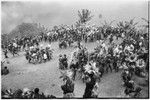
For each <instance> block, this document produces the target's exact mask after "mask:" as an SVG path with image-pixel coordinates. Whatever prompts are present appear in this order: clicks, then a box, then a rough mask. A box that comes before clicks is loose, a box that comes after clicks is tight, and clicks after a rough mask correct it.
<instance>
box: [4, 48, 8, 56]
mask: <svg viewBox="0 0 150 100" xmlns="http://www.w3.org/2000/svg"><path fill="white" fill-rule="evenodd" d="M7 53H8V50H7V49H5V50H4V55H5V58H8V56H7Z"/></svg>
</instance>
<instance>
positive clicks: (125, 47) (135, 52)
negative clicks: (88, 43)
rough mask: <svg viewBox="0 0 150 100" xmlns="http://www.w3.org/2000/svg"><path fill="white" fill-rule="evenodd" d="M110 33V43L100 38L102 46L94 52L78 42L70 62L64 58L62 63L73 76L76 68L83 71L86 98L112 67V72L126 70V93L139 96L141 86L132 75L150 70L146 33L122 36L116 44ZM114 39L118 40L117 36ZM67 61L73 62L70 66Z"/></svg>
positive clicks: (143, 75)
mask: <svg viewBox="0 0 150 100" xmlns="http://www.w3.org/2000/svg"><path fill="white" fill-rule="evenodd" d="M111 36H112V34H110V37H109V38H107V40H109V42H108V43H107V44H106V42H105V41H106V40H101V41H99V46H98V47H96V48H95V49H94V51H93V52H91V53H89V52H88V53H86V52H87V51H86V48H85V47H82V46H81V45H80V43H79V44H78V47H77V50H76V52H74V53H73V58H71V62H69V61H68V62H67V60H65V62H64V63H63V62H62V63H60V66H64V67H65V69H67V68H68V69H67V70H71V71H72V73H73V77H72V80H75V76H76V73H77V71H78V72H81V74H82V79H84V80H85V82H86V89H85V94H84V96H83V98H93V94H92V91H93V90H94V87H95V85H96V87H97V84H96V83H97V82H99V81H100V78H102V75H103V74H104V73H108V71H109V70H110V72H112V71H113V70H114V71H115V72H118V71H119V70H120V69H121V70H123V72H122V76H121V77H122V79H123V82H124V86H125V91H124V93H125V94H126V95H128V96H129V95H130V94H134V95H132V97H137V96H138V95H139V93H140V91H141V88H140V87H134V85H133V83H134V81H133V80H132V76H133V75H137V76H139V77H146V73H148V70H149V59H148V53H149V52H148V45H146V44H144V43H145V41H147V40H145V39H144V37H143V36H140V38H139V40H138V41H137V40H136V39H135V38H130V39H126V38H123V37H122V39H123V41H122V43H120V44H115V43H113V39H112V38H111ZM111 39H112V40H111ZM114 39H115V40H117V39H118V37H115V38H114ZM60 59H61V56H60ZM65 59H66V56H65ZM60 62H61V60H60ZM68 63H70V64H69V65H70V66H68ZM89 80H91V81H89Z"/></svg>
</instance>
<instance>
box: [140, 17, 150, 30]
mask: <svg viewBox="0 0 150 100" xmlns="http://www.w3.org/2000/svg"><path fill="white" fill-rule="evenodd" d="M141 19H142V20H143V21H145V22H146V23H147V25H142V26H143V27H145V28H148V27H149V20H147V19H145V18H141Z"/></svg>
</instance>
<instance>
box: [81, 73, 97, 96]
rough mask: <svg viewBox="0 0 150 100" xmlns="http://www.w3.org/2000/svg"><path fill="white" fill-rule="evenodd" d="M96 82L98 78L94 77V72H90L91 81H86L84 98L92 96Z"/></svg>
mask: <svg viewBox="0 0 150 100" xmlns="http://www.w3.org/2000/svg"><path fill="white" fill-rule="evenodd" d="M95 84H96V79H95V78H94V73H93V72H91V73H89V81H88V82H86V88H85V92H84V95H83V98H92V90H93V88H94V86H95Z"/></svg>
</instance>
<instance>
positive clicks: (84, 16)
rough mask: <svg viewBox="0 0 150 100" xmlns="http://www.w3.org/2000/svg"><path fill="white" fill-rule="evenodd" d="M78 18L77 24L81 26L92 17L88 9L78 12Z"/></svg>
mask: <svg viewBox="0 0 150 100" xmlns="http://www.w3.org/2000/svg"><path fill="white" fill-rule="evenodd" d="M78 16H79V23H81V24H82V23H86V22H88V21H90V20H91V19H92V17H93V15H91V11H89V10H88V9H82V10H81V11H78Z"/></svg>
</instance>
